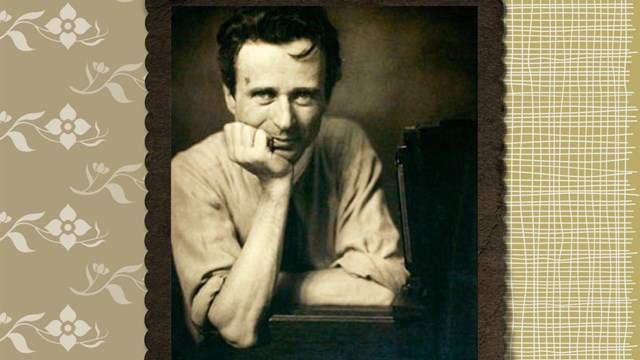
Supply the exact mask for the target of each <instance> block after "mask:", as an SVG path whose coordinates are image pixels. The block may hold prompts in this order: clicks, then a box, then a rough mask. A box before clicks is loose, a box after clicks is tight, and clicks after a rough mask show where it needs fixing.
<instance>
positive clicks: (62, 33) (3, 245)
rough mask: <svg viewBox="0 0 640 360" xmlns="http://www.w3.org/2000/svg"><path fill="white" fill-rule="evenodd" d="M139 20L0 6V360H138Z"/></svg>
mask: <svg viewBox="0 0 640 360" xmlns="http://www.w3.org/2000/svg"><path fill="white" fill-rule="evenodd" d="M146 15H147V13H146V9H145V2H144V0H105V1H93V0H71V1H66V0H52V1H35V2H34V1H9V2H6V1H5V2H2V4H0V58H1V59H2V61H0V79H2V81H1V82H0V90H2V92H0V154H1V155H0V273H1V274H3V275H4V274H10V276H2V277H0V281H1V282H0V289H1V290H0V292H1V293H2V296H0V359H2V360H13V359H24V358H33V359H87V358H91V359H96V360H100V359H113V358H125V359H142V358H144V355H145V353H146V348H145V345H144V336H145V332H146V327H145V326H144V316H145V313H146V307H145V305H144V295H145V293H146V287H145V284H144V277H145V274H146V269H145V268H144V266H143V265H142V263H143V261H144V256H145V254H146V248H145V246H144V236H145V234H146V228H145V227H144V217H145V214H146V208H145V206H144V201H143V199H144V195H145V194H146V188H145V186H144V179H145V176H146V169H145V167H144V165H143V164H144V158H145V155H146V149H145V146H144V139H145V136H146V129H145V126H144V121H145V116H146V108H145V106H144V99H145V96H146V93H147V91H146V88H145V83H144V81H145V76H146V69H145V68H144V66H143V65H144V61H145V57H146V54H147V52H146V49H145V37H146V29H145V25H144V23H145V17H146ZM98 59H100V60H98ZM100 94H106V96H100ZM98 194H107V195H106V196H94V195H98ZM98 259H100V260H98ZM76 275H79V276H76ZM27 283H28V284H29V285H28V286H26V285H25V284H27Z"/></svg>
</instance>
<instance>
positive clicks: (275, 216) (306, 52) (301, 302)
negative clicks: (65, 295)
mask: <svg viewBox="0 0 640 360" xmlns="http://www.w3.org/2000/svg"><path fill="white" fill-rule="evenodd" d="M478 126H479V125H478V13H477V8H476V7H473V6H456V7H452V6H421V7H326V8H323V7H284V6H276V7H205V6H173V7H172V8H171V155H172V160H171V249H172V279H171V280H172V281H171V286H172V295H171V323H172V325H171V347H172V358H173V359H206V358H212V357H214V356H215V358H288V359H290V358H305V359H306V358H326V359H336V358H346V359H350V358H371V359H396V358H398V359H400V358H402V359H425V358H427V359H476V358H477V357H478V355H477V347H478V340H477V326H478V320H477V318H478V295H477V284H478V282H477V271H478V270H477V269H478V266H477V237H478V185H477V184H478V178H477V176H478V175H477V174H478V152H477V144H478V139H477V136H478Z"/></svg>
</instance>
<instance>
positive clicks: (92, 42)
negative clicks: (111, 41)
mask: <svg viewBox="0 0 640 360" xmlns="http://www.w3.org/2000/svg"><path fill="white" fill-rule="evenodd" d="M104 40H105V39H98V40H94V41H87V40H81V41H80V42H81V43H83V44H85V45H87V46H96V45H98V44H100V43H101V42H103V41H104Z"/></svg>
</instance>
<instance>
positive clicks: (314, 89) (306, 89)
mask: <svg viewBox="0 0 640 360" xmlns="http://www.w3.org/2000/svg"><path fill="white" fill-rule="evenodd" d="M321 91H322V89H320V88H319V87H297V88H294V89H293V90H292V91H291V92H292V93H301V92H308V93H311V94H313V95H317V94H319V93H320V92H321Z"/></svg>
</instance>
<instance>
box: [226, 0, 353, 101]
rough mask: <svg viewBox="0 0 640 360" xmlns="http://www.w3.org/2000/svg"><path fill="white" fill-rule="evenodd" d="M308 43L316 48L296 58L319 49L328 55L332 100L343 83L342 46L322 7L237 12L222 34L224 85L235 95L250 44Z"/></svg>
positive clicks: (327, 87) (327, 81) (328, 90)
mask: <svg viewBox="0 0 640 360" xmlns="http://www.w3.org/2000/svg"><path fill="white" fill-rule="evenodd" d="M297 39H308V40H310V41H311V43H312V45H311V47H310V48H309V49H307V50H306V51H305V52H304V53H301V54H297V55H295V56H294V57H295V58H304V57H305V56H307V55H309V54H310V53H311V52H312V51H313V50H314V49H315V48H316V47H318V48H319V49H320V50H322V52H323V53H324V55H325V59H326V62H325V64H326V69H325V82H324V87H325V89H324V90H325V97H326V99H327V100H329V99H330V98H331V92H332V91H333V87H334V85H335V84H336V82H338V80H339V79H340V75H341V73H340V67H341V60H340V44H339V42H338V31H337V30H336V28H335V27H333V25H331V23H330V22H329V19H328V18H327V12H326V11H325V9H323V8H319V7H285V6H277V7H243V8H239V9H237V10H236V11H235V12H234V13H233V15H232V16H231V17H230V18H229V19H228V20H227V21H225V22H224V23H223V24H222V26H220V30H219V31H218V36H217V40H218V45H219V50H218V64H219V66H220V71H221V73H222V81H223V83H224V84H225V85H226V86H227V88H229V91H230V92H231V94H235V92H236V68H235V65H236V59H237V56H238V53H239V52H240V48H241V47H242V45H243V44H244V43H245V42H247V41H264V42H267V43H271V44H284V43H288V42H291V41H294V40H297Z"/></svg>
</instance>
